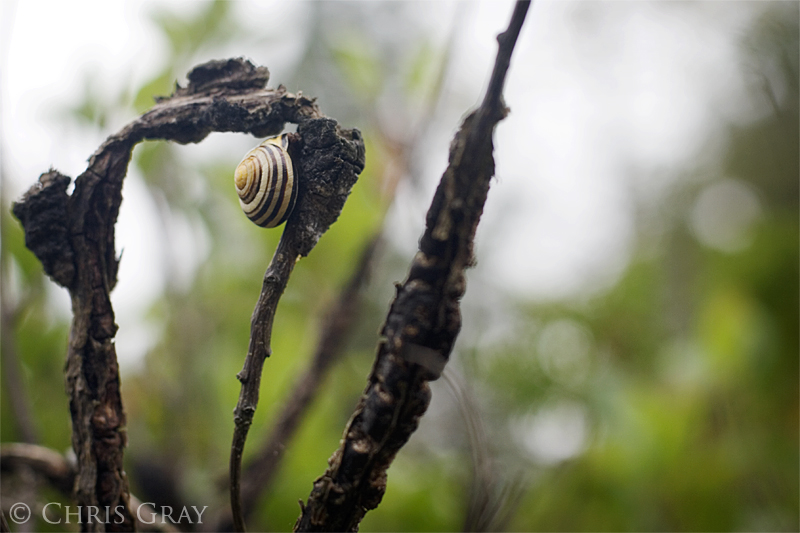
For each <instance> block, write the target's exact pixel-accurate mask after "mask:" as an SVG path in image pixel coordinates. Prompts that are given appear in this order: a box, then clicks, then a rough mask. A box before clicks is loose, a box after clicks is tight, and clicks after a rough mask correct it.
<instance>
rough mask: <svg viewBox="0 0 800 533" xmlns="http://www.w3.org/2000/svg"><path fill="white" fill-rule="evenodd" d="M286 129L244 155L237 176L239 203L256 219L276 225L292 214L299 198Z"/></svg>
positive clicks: (263, 225)
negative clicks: (288, 150) (281, 133)
mask: <svg viewBox="0 0 800 533" xmlns="http://www.w3.org/2000/svg"><path fill="white" fill-rule="evenodd" d="M288 146H289V137H288V135H287V134H286V133H284V134H283V135H279V136H277V137H270V138H269V139H267V140H265V141H264V142H262V143H261V144H259V145H258V146H256V147H255V148H253V149H252V150H250V151H249V152H248V153H247V155H245V156H244V159H242V162H241V163H239V166H237V167H236V171H235V172H234V175H233V179H234V182H235V183H236V192H237V193H239V205H241V206H242V210H243V211H244V213H245V215H247V218H249V219H250V220H252V221H253V223H255V224H257V225H259V226H261V227H264V228H274V227H275V226H279V225H281V224H282V223H283V222H285V221H286V219H287V218H289V215H290V214H291V212H292V208H294V203H295V200H297V180H296V179H295V173H294V167H293V165H292V159H291V157H289V152H287V151H286V149H287V147H288Z"/></svg>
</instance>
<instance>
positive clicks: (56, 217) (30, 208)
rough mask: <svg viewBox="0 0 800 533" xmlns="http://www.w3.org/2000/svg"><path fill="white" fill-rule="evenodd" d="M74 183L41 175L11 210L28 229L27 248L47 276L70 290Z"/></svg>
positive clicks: (58, 176) (50, 174)
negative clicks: (70, 209)
mask: <svg viewBox="0 0 800 533" xmlns="http://www.w3.org/2000/svg"><path fill="white" fill-rule="evenodd" d="M71 181H72V180H71V179H70V177H69V176H65V175H63V174H61V173H60V172H58V171H57V170H52V169H51V170H50V171H48V172H45V173H44V174H42V175H41V176H39V181H37V182H36V183H35V184H33V186H31V188H30V189H28V191H27V192H26V193H25V194H24V195H23V196H22V198H21V199H20V200H19V201H18V202H15V203H14V205H13V208H12V211H13V213H14V216H16V217H17V218H18V219H19V221H20V222H21V223H22V227H23V228H24V229H25V246H27V247H28V249H30V250H31V251H32V252H33V253H34V254H35V255H36V257H38V258H39V261H41V262H42V266H43V267H44V271H45V272H46V273H47V275H48V276H50V277H51V278H52V279H53V281H55V282H56V283H58V284H59V285H61V286H62V287H67V288H69V287H70V286H72V282H73V280H74V278H75V262H74V256H75V254H74V252H73V250H72V246H71V245H70V241H69V232H68V231H69V230H68V227H67V220H68V218H67V201H68V200H69V196H68V195H67V187H68V186H69V184H70V182H71Z"/></svg>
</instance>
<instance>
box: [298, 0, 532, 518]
mask: <svg viewBox="0 0 800 533" xmlns="http://www.w3.org/2000/svg"><path fill="white" fill-rule="evenodd" d="M529 4H530V3H529V2H527V1H524V2H518V3H517V5H516V8H515V10H514V14H513V15H512V19H511V23H510V24H509V28H508V30H506V32H504V33H503V34H501V35H500V36H499V37H498V42H499V44H500V47H499V51H498V55H497V60H496V63H495V68H494V72H493V73H492V78H491V80H490V83H489V89H488V91H487V95H486V98H485V99H484V101H483V103H482V104H481V106H480V107H479V108H478V109H477V110H476V111H475V112H473V113H472V114H470V115H469V116H468V117H467V118H466V119H465V120H464V123H463V125H462V127H461V129H460V131H459V132H458V133H457V134H456V137H455V139H454V140H453V143H452V144H451V147H450V164H449V166H448V168H447V170H446V171H445V173H444V175H443V176H442V179H441V181H440V183H439V187H438V188H437V190H436V194H435V196H434V199H433V202H432V204H431V207H430V209H429V211H428V215H427V226H426V229H425V232H424V234H423V236H422V239H421V240H420V246H419V251H418V252H417V255H416V256H415V257H414V260H413V262H412V263H411V268H410V271H409V275H408V278H407V280H406V282H405V283H404V284H403V285H402V286H400V287H398V289H397V295H396V296H395V299H394V302H393V303H392V305H391V308H390V310H389V314H388V316H387V318H386V323H385V324H384V327H383V330H382V335H383V339H382V340H381V342H380V345H379V347H378V354H377V357H376V360H375V365H374V367H373V369H372V373H371V375H370V378H369V382H368V384H367V387H366V390H365V391H364V394H363V395H362V397H361V400H360V401H359V404H358V405H357V407H356V410H355V412H354V413H353V416H352V418H351V419H350V421H349V423H348V425H347V427H346V428H345V431H344V435H343V438H342V443H341V446H340V447H339V449H338V450H336V452H334V454H333V456H332V457H331V458H330V459H329V461H328V462H329V465H330V466H329V468H328V470H327V471H326V472H325V474H323V475H322V476H321V477H320V478H318V479H317V480H316V481H315V482H314V488H313V489H312V491H311V495H310V496H309V498H308V502H307V504H306V505H305V506H303V509H302V514H301V515H300V517H299V518H298V520H297V523H296V524H295V531H355V530H357V529H358V524H359V523H360V522H361V519H362V518H363V516H364V514H365V513H366V512H367V511H368V510H370V509H374V508H375V507H377V505H378V504H379V503H380V501H381V499H382V497H383V494H384V492H385V490H386V475H387V469H388V468H389V465H390V464H391V462H392V461H393V459H394V456H395V454H396V453H397V452H398V451H399V450H400V448H401V447H402V446H403V445H404V444H405V443H406V441H407V440H408V438H409V437H410V435H411V433H413V431H414V430H416V428H417V424H418V422H419V418H420V417H421V416H422V415H423V414H424V412H425V410H426V409H427V407H428V403H429V401H430V388H429V386H428V381H430V380H433V379H437V378H438V377H439V375H440V374H441V371H442V369H443V368H444V365H445V364H446V362H447V359H448V357H449V355H450V352H451V350H452V348H453V344H454V342H455V339H456V336H457V335H458V332H459V329H460V327H461V317H460V312H459V306H458V302H459V300H460V298H461V296H462V295H463V294H464V290H465V278H464V271H465V269H466V268H467V267H469V266H470V265H471V264H472V262H473V255H472V247H473V238H474V236H475V230H476V228H477V224H478V221H479V220H480V216H481V213H482V211H483V206H484V203H485V202H486V196H487V193H488V190H489V183H490V180H491V178H492V176H493V175H494V159H493V157H492V150H493V147H492V132H493V130H494V127H495V125H496V124H497V123H498V122H499V121H500V120H501V119H502V118H503V117H504V116H505V115H506V113H507V110H506V109H505V106H504V105H503V103H502V88H503V83H504V79H505V75H506V72H507V70H508V66H509V63H510V57H511V53H512V51H513V49H514V46H515V43H516V40H517V37H518V35H519V31H520V28H521V26H522V22H523V21H524V18H525V15H526V13H527V10H528V7H529Z"/></svg>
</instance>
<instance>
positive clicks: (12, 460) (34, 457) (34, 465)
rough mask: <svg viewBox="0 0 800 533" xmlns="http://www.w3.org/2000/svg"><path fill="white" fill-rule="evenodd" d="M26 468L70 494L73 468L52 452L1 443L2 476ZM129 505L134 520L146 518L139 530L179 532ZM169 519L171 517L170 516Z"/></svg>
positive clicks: (145, 509) (157, 516) (134, 503)
mask: <svg viewBox="0 0 800 533" xmlns="http://www.w3.org/2000/svg"><path fill="white" fill-rule="evenodd" d="M23 468H24V469H29V470H31V471H32V472H34V473H35V474H36V475H37V476H39V477H40V478H42V479H44V480H45V481H46V482H47V483H48V484H50V486H52V487H53V488H55V489H56V490H58V491H59V492H61V493H62V494H65V495H68V496H69V495H71V494H72V488H73V486H74V484H75V465H74V464H73V463H71V462H70V461H69V460H68V459H67V458H66V457H64V456H63V455H61V454H60V453H58V452H57V451H55V450H52V449H50V448H46V447H44V446H38V445H35V444H27V443H10V444H3V446H2V447H0V471H2V472H3V475H13V474H14V472H16V471H18V470H20V469H23ZM130 499H131V506H132V507H136V508H137V513H136V516H137V517H141V518H144V519H146V521H145V522H144V523H142V522H138V523H137V526H138V527H137V529H138V530H139V531H161V532H165V533H174V532H177V531H179V530H178V529H177V528H176V527H174V526H173V525H172V524H171V522H170V521H169V520H167V519H165V518H163V517H162V516H161V515H160V514H158V513H156V512H155V511H153V510H151V509H150V508H149V507H148V506H146V504H142V503H141V502H140V501H139V500H138V499H137V498H136V497H135V496H134V495H133V494H131V495H130ZM170 520H171V517H170Z"/></svg>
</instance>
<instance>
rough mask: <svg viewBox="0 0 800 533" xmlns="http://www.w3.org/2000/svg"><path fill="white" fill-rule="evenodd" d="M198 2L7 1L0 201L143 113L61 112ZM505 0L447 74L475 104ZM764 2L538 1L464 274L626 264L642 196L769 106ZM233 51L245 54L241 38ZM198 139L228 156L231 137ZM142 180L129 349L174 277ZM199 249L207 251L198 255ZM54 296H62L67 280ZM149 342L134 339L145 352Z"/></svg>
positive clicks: (539, 284)
mask: <svg viewBox="0 0 800 533" xmlns="http://www.w3.org/2000/svg"><path fill="white" fill-rule="evenodd" d="M197 4H198V2H187V1H184V2H174V1H172V2H157V1H107V0H106V1H95V2H89V1H85V0H80V1H70V2H64V1H55V0H48V1H42V0H20V1H17V2H13V1H8V0H5V1H3V2H2V4H0V9H2V11H0V33H2V37H1V39H2V46H3V54H2V58H0V61H2V63H0V72H1V74H0V75H1V76H2V78H1V79H0V83H1V84H2V85H1V86H0V91H1V92H0V95H2V101H1V102H0V105H2V107H0V111H1V112H2V153H0V156H2V158H3V165H4V167H5V172H6V176H8V178H9V182H8V183H7V188H6V191H7V197H6V198H5V199H4V200H3V201H4V202H5V203H6V206H7V205H8V203H9V202H10V201H11V200H13V199H15V198H17V197H19V195H20V194H21V193H22V192H23V191H24V190H25V189H27V187H29V186H30V185H31V184H32V183H33V182H34V181H35V180H36V178H37V177H38V175H39V174H40V173H42V172H43V171H46V170H47V169H48V168H49V167H50V166H53V167H54V168H57V169H58V170H60V171H61V172H63V173H65V174H67V175H70V176H72V177H73V178H74V177H76V176H78V175H79V174H80V173H81V172H82V171H83V170H84V169H85V166H86V160H87V158H88V157H89V155H91V154H92V153H93V152H94V150H95V149H96V148H97V147H98V146H99V144H100V143H101V142H102V140H103V139H104V138H105V137H106V136H107V135H109V134H112V133H114V132H116V131H118V130H119V129H120V128H122V127H123V126H124V125H125V123H127V122H128V121H129V120H131V119H132V118H133V117H113V119H114V120H116V119H118V120H119V121H118V122H113V123H112V124H109V129H108V131H105V132H102V133H99V134H94V135H89V134H87V130H85V129H76V128H75V127H74V126H71V125H69V124H70V121H69V120H68V119H67V118H65V117H64V118H62V117H59V116H58V115H57V111H58V110H59V109H63V108H65V107H67V106H68V105H69V104H71V103H73V102H76V101H78V100H79V95H80V94H81V93H82V91H84V90H85V88H84V86H83V83H84V81H83V80H84V79H85V76H84V73H86V72H90V71H91V72H93V76H94V77H93V78H92V79H93V80H94V83H96V84H97V86H96V87H94V88H93V90H94V91H95V92H96V93H97V94H98V95H99V97H100V98H102V97H103V95H105V94H117V93H118V92H119V91H120V90H121V89H122V87H121V83H122V80H126V82H127V81H128V80H130V81H131V83H133V85H136V84H140V83H141V82H142V81H144V80H146V79H148V77H149V76H151V75H152V74H153V73H155V72H157V71H158V70H159V68H160V67H161V63H160V62H159V61H160V59H159V58H160V57H161V49H162V47H163V46H164V44H165V43H164V42H163V40H162V39H161V37H160V36H159V34H158V32H157V31H156V30H155V29H154V28H153V26H152V24H151V23H150V21H149V20H148V13H149V12H150V11H151V10H152V9H153V8H154V7H156V6H168V7H170V8H171V9H173V10H175V11H179V10H183V9H196V8H197ZM236 4H237V9H238V12H239V13H240V14H242V17H243V18H244V17H245V13H246V12H247V13H249V15H248V16H247V19H248V20H250V21H252V20H259V21H261V20H263V21H265V22H264V24H265V25H269V27H280V26H281V25H282V24H288V23H289V21H290V20H293V19H294V18H298V17H303V16H304V13H305V10H304V8H303V5H302V3H299V4H292V7H288V5H287V3H286V2H285V1H283V2H244V1H239V2H236ZM427 5H428V6H429V7H428V9H429V11H433V13H431V16H430V17H429V20H430V30H431V31H432V32H441V28H440V26H439V23H440V22H441V21H443V20H444V21H448V20H451V17H452V15H453V13H454V11H455V10H454V9H453V3H452V2H437V3H434V4H427ZM276 6H279V7H280V8H281V10H280V11H277V10H276V9H278V8H277V7H276ZM512 7H513V4H512V3H511V2H508V1H502V2H501V1H492V2H480V3H477V4H476V5H474V6H472V7H471V8H470V9H467V11H466V14H465V17H464V19H463V20H462V24H463V29H462V30H461V31H460V33H459V36H458V41H457V46H456V49H455V55H454V57H453V67H452V69H451V77H450V79H449V80H448V82H447V87H451V88H453V87H458V88H459V90H460V91H461V92H464V91H466V92H467V93H469V92H470V91H472V93H473V96H474V98H473V100H472V102H469V103H468V105H471V104H474V103H477V102H478V101H479V98H480V96H481V94H482V91H483V89H484V85H485V80H486V79H487V78H488V74H489V72H490V71H491V65H492V63H493V60H494V55H495V53H496V43H495V36H496V34H497V33H499V32H500V31H502V29H503V28H504V27H505V25H506V24H507V22H508V18H509V16H510V13H511V11H512ZM759 9H760V8H759V7H758V4H757V3H752V4H750V3H744V2H734V3H725V2H705V3H699V4H698V3H685V2H669V3H668V2H653V3H647V2H595V1H591V2H580V3H575V2H566V1H561V2H547V1H536V2H534V5H533V7H532V9H531V10H530V12H529V14H528V19H527V21H526V23H525V26H524V28H523V31H522V35H521V37H520V40H519V43H518V45H517V48H516V50H515V52H514V57H513V60H512V65H511V71H510V74H509V77H508V79H507V83H506V91H505V100H506V102H507V104H508V105H509V107H510V108H511V111H512V113H511V115H510V116H509V117H508V118H507V119H506V120H505V121H503V122H502V123H501V124H500V125H499V126H498V128H497V132H496V139H495V144H496V146H497V149H496V153H495V157H496V161H497V172H496V173H497V180H496V183H495V184H494V185H493V188H492V190H491V192H490V196H489V201H488V204H487V207H486V211H485V215H484V219H483V220H482V222H481V226H480V228H479V235H478V248H477V251H478V256H479V264H478V267H477V268H476V269H475V270H474V271H472V272H471V273H470V276H471V279H473V278H475V279H482V280H483V282H485V283H489V284H492V285H494V286H495V287H496V288H497V289H498V290H499V291H501V292H504V293H508V294H514V295H516V296H523V297H530V298H539V299H552V298H562V297H567V296H570V295H574V294H577V293H578V292H580V291H585V290H587V289H588V290H597V289H599V288H601V287H604V286H608V285H609V284H611V283H613V282H614V281H615V280H616V279H617V277H618V276H619V274H620V273H621V272H622V270H623V269H624V267H625V266H626V264H627V262H628V260H629V253H630V250H631V246H632V245H633V240H632V239H633V238H634V236H635V227H634V225H633V224H634V212H633V209H634V205H633V203H632V202H631V196H632V195H650V196H652V197H653V198H654V199H656V200H657V199H658V195H659V194H660V193H661V192H662V191H664V190H665V189H666V187H668V185H669V183H670V181H671V180H674V179H677V178H678V177H679V176H680V173H681V171H683V170H684V168H683V166H682V165H684V164H685V163H687V162H688V161H692V160H694V159H695V158H696V157H697V155H698V154H699V153H701V152H702V151H708V150H713V146H709V145H708V144H707V143H706V140H707V139H708V138H709V136H710V135H711V134H713V133H714V128H718V127H720V120H721V119H722V120H732V121H744V120H748V119H752V118H753V117H754V116H755V115H757V114H758V113H760V112H762V110H760V109H757V108H749V107H747V106H746V105H742V102H743V101H746V98H744V95H745V94H746V93H747V91H748V86H747V83H748V82H747V80H748V77H747V73H744V72H742V70H741V65H740V63H739V62H738V60H737V57H738V55H737V46H738V45H737V41H736V39H737V38H738V36H740V35H741V34H743V33H744V32H745V31H746V29H747V27H748V25H749V24H750V23H751V21H752V17H753V14H754V13H756V12H757V11H758V10H759ZM253 13H256V15H253ZM266 14H269V16H267V15H266ZM282 17H283V18H282ZM265 27H266V26H265ZM231 55H244V56H252V54H250V53H249V52H248V50H240V51H232V53H231ZM209 59H210V58H209ZM256 59H257V60H258V62H262V59H261V58H256ZM267 65H268V66H269V67H270V70H271V72H272V73H273V77H272V79H271V81H270V85H272V86H275V85H277V84H278V83H280V82H281V78H280V72H281V68H282V67H281V65H280V63H279V62H278V61H276V62H271V63H267ZM129 75H130V76H131V77H129ZM290 89H291V88H290ZM465 111H466V109H464V108H463V107H456V106H452V107H449V106H448V105H447V102H445V104H444V105H443V106H442V110H441V115H442V116H441V117H440V122H439V123H440V127H439V130H437V131H438V132H437V131H435V132H434V137H435V140H436V143H438V144H435V143H432V148H431V151H432V153H435V155H432V156H431V157H432V158H433V159H435V161H434V164H433V165H432V166H431V168H432V169H433V170H432V171H431V174H430V175H429V176H426V177H425V178H426V180H427V182H426V183H428V191H429V192H430V194H432V190H433V187H434V184H435V181H436V180H438V177H439V175H440V174H441V171H442V170H443V169H444V165H445V164H446V148H447V146H448V145H449V141H450V138H451V137H452V134H453V132H454V131H455V127H456V125H457V124H458V122H459V118H460V117H461V115H462V114H463V113H464V112H465ZM203 146H204V150H207V149H208V147H209V146H211V152H212V154H211V155H217V152H218V151H219V150H221V149H224V147H225V146H226V144H225V143H224V142H216V141H215V142H214V143H208V144H207V143H204V144H203ZM187 149H189V150H190V149H196V147H195V148H192V147H188V148H187ZM237 159H238V158H237ZM437 162H438V163H437ZM437 164H438V166H437ZM138 179H140V178H138ZM142 187H143V186H142V185H141V181H137V177H136V176H135V175H131V176H129V179H128V180H126V186H125V190H124V201H123V205H122V208H121V213H120V220H119V224H118V226H117V248H118V250H119V249H124V258H123V260H122V263H121V267H120V272H119V284H118V286H117V289H116V290H115V292H114V302H115V309H116V312H117V321H118V323H119V324H120V333H119V343H118V345H119V346H125V345H126V344H128V343H135V342H136V341H135V339H137V338H139V339H141V338H142V337H146V325H144V324H143V323H142V322H141V320H139V317H140V315H141V313H143V311H144V310H145V309H146V308H147V306H148V304H149V303H150V302H151V301H152V299H153V298H155V297H156V296H157V295H158V294H159V292H160V291H161V289H162V287H163V281H164V280H163V275H162V274H160V271H161V269H162V267H163V265H164V263H163V261H164V258H163V257H159V256H158V255H159V253H163V252H160V251H159V250H158V249H157V248H154V247H153V245H152V243H153V242H154V241H155V240H157V239H156V238H155V236H157V235H158V233H159V232H160V231H162V229H161V228H159V227H158V226H157V225H156V224H155V216H148V213H151V212H153V207H152V205H149V204H148V202H149V200H148V199H147V197H146V194H145V193H144V192H143V188H142ZM430 194H429V195H428V197H427V198H426V199H424V201H419V198H418V197H417V196H412V195H403V194H401V196H400V198H398V202H397V205H396V207H395V209H394V210H393V211H392V213H391V216H392V217H393V219H394V220H395V221H401V220H408V218H409V217H408V214H409V213H418V214H419V216H416V217H414V218H415V220H418V224H417V225H413V224H412V225H409V224H396V226H397V227H398V231H397V234H396V235H395V241H396V242H397V244H398V246H400V247H401V248H403V249H408V250H409V252H410V251H411V250H413V248H414V247H415V246H416V243H417V239H418V238H419V235H420V232H421V228H422V216H421V215H422V213H424V211H425V210H426V209H427V203H428V202H429V198H430ZM6 206H4V207H3V208H4V209H5V208H7V207H6ZM176 224H180V222H179V221H177V222H176ZM174 231H183V232H184V233H185V234H186V235H187V236H188V237H187V239H185V242H188V243H189V246H190V247H191V245H192V243H199V244H198V245H197V249H198V250H202V235H193V234H192V230H191V228H183V229H180V228H178V229H175V230H174ZM195 256H196V260H197V261H200V260H202V251H201V252H198V253H196V254H195ZM191 271H192V269H191V265H189V267H188V270H187V272H188V274H190V273H191ZM56 292H58V293H59V294H60V296H59V297H58V298H59V299H60V301H62V302H64V305H65V309H68V305H67V304H66V292H65V291H60V290H57V291H56ZM469 294H470V293H469V291H468V293H467V296H468V297H469ZM128 345H130V344H128ZM143 349H144V346H140V347H139V348H135V347H133V348H131V350H132V353H138V354H141V353H142V350H143ZM122 355H124V354H122V353H121V356H122Z"/></svg>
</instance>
